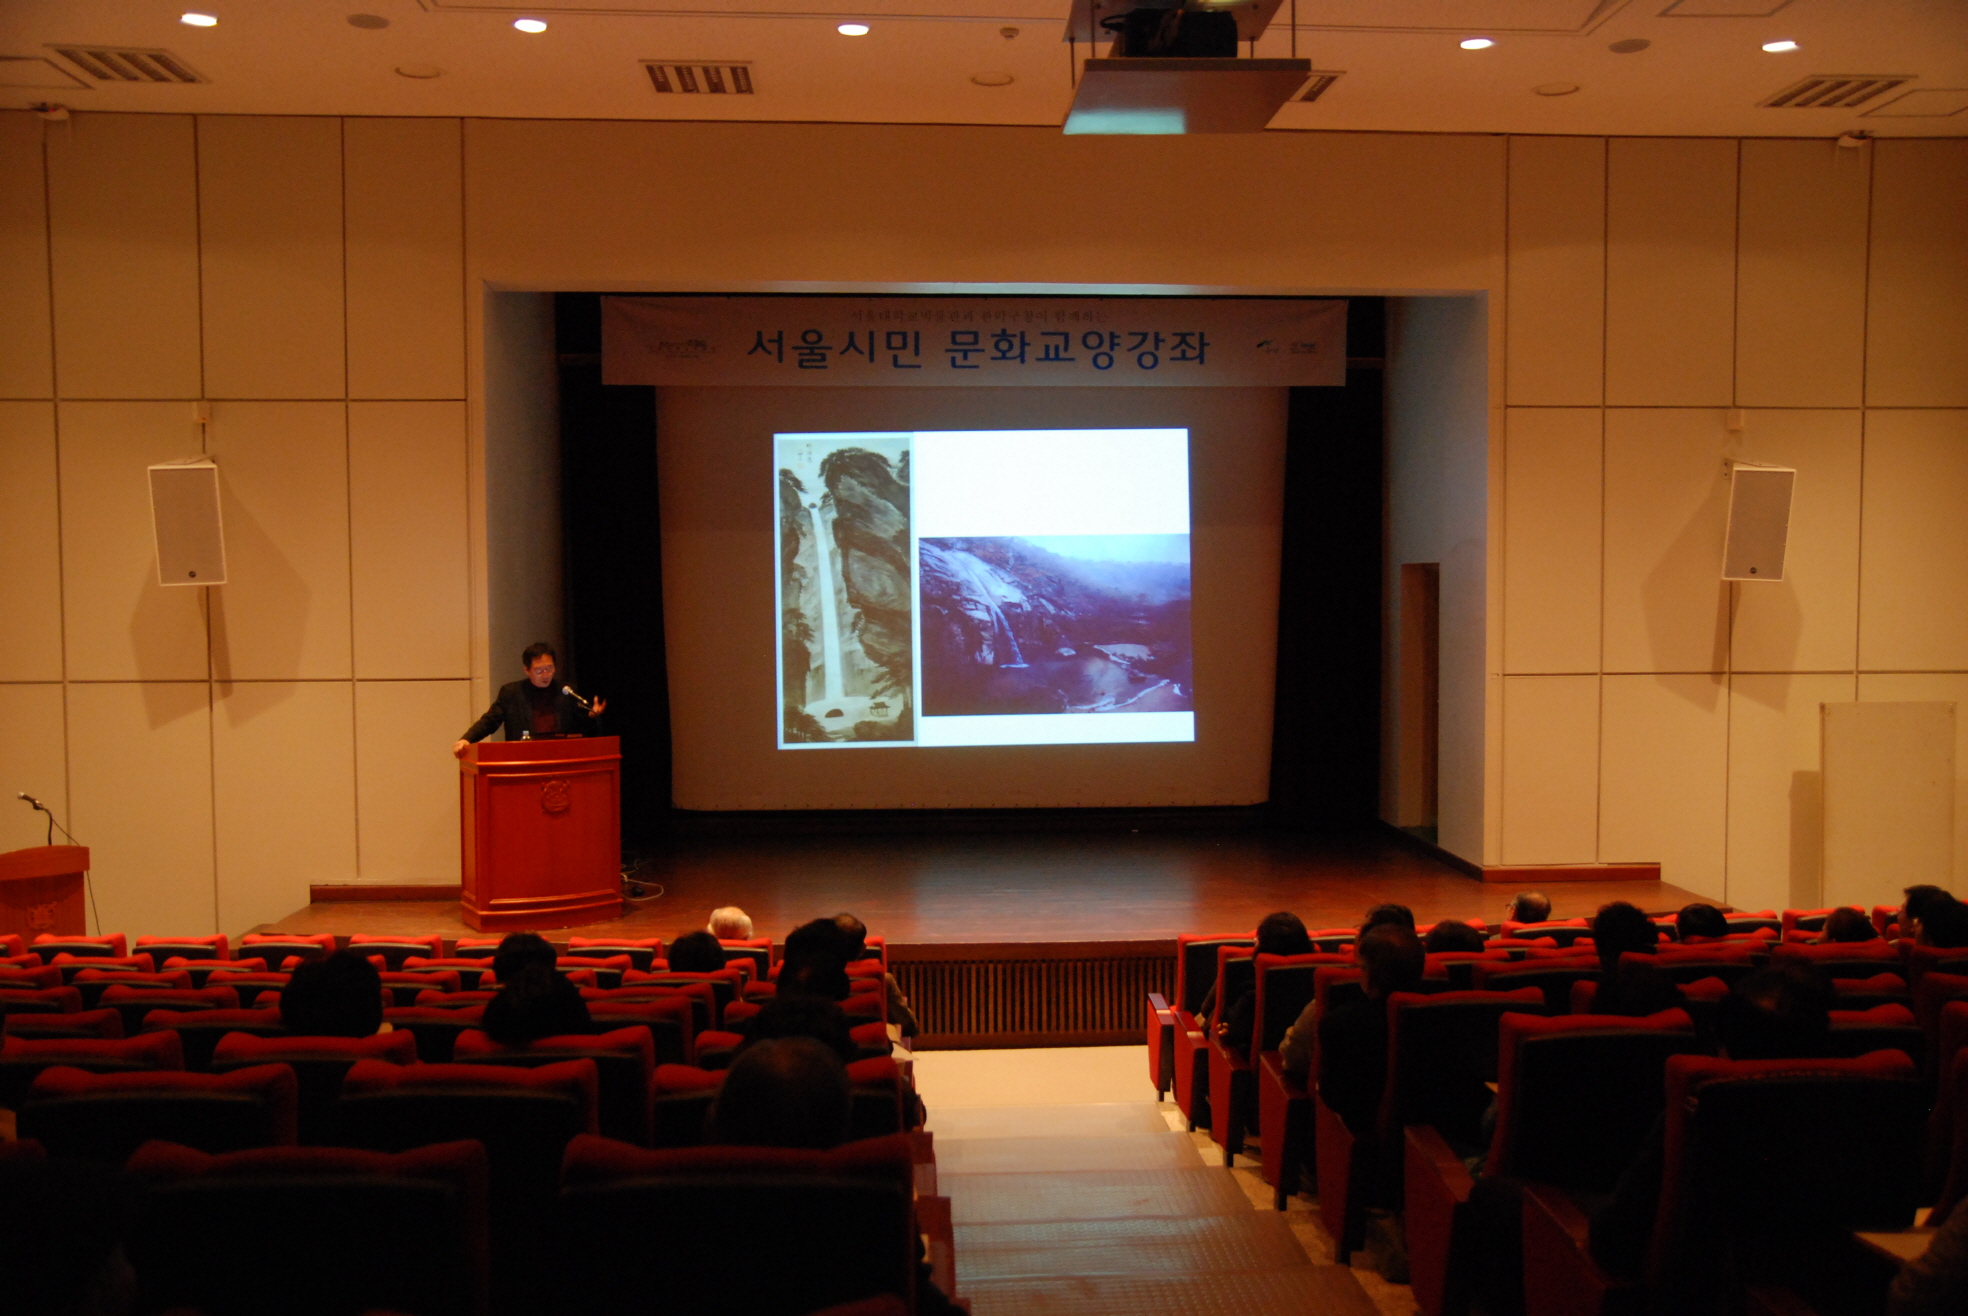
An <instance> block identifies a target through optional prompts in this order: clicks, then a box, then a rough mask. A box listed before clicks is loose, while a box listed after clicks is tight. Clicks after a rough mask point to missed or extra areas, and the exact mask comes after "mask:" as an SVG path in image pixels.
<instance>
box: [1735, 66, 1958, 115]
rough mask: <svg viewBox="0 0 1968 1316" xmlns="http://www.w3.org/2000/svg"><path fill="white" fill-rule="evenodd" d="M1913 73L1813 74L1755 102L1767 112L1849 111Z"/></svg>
mask: <svg viewBox="0 0 1968 1316" xmlns="http://www.w3.org/2000/svg"><path fill="white" fill-rule="evenodd" d="M1918 76H1919V75H1918V74H1914V73H1813V74H1812V75H1811V76H1810V77H1808V78H1803V79H1800V80H1799V81H1797V82H1793V83H1791V84H1790V85H1789V86H1788V87H1785V88H1784V89H1783V90H1782V91H1780V92H1778V93H1777V94H1776V95H1774V96H1771V97H1768V98H1766V99H1764V100H1760V101H1758V102H1757V104H1758V105H1761V106H1762V107H1763V108H1764V109H1766V110H1850V109H1856V108H1857V107H1859V106H1861V105H1864V104H1865V103H1866V102H1868V101H1871V100H1874V99H1876V98H1878V97H1880V96H1884V95H1885V94H1886V93H1887V92H1889V91H1891V90H1893V88H1895V87H1904V86H1905V85H1906V84H1907V83H1909V82H1912V81H1913V80H1914V78H1916V77H1918Z"/></svg>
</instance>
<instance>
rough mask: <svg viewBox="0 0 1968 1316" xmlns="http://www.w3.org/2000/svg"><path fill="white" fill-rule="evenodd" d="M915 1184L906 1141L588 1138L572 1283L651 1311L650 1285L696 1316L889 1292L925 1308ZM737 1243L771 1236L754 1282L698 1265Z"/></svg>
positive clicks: (569, 1229)
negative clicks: (804, 1144)
mask: <svg viewBox="0 0 1968 1316" xmlns="http://www.w3.org/2000/svg"><path fill="white" fill-rule="evenodd" d="M914 1181H915V1170H914V1164H913V1161H912V1159H911V1151H910V1146H909V1142H908V1140H907V1139H906V1138H903V1137H892V1138H876V1139H869V1140H866V1141H862V1142H853V1143H848V1144H846V1145H845V1146H842V1147H839V1148H836V1149H835V1150H833V1151H801V1150H794V1149H790V1148H780V1147H697V1148H670V1149H660V1150H651V1149H644V1148H637V1147H632V1146H629V1145H627V1144H624V1143H619V1142H613V1141H610V1140H608V1139H604V1138H579V1139H576V1140H575V1141H574V1143H573V1144H572V1145H570V1146H569V1147H568V1149H567V1158H566V1164H565V1167H564V1169H563V1172H562V1183H563V1190H562V1197H561V1212H562V1221H563V1227H564V1236H565V1238H566V1240H567V1242H566V1244H565V1246H566V1248H567V1254H566V1256H565V1258H564V1274H565V1275H566V1276H567V1278H566V1279H565V1280H564V1281H563V1288H566V1287H567V1286H569V1285H573V1284H578V1292H580V1294H581V1296H582V1303H583V1305H584V1306H589V1307H593V1308H594V1309H596V1310H601V1311H634V1310H642V1309H645V1308H646V1306H647V1304H648V1295H650V1294H652V1293H660V1294H662V1295H663V1301H664V1306H665V1307H666V1308H667V1309H670V1310H675V1311H688V1312H692V1313H697V1314H698V1316H802V1314H803V1313H808V1312H812V1311H814V1310H815V1309H817V1308H822V1307H826V1306H829V1305H832V1304H837V1303H841V1302H846V1301H850V1300H855V1299H861V1298H867V1297H872V1296H874V1295H877V1294H882V1293H887V1294H892V1295H894V1296H896V1297H898V1298H900V1299H902V1301H903V1302H904V1304H905V1309H906V1310H914V1303H915V1259H916V1222H915V1213H914V1209H913V1204H912V1200H911V1197H912V1190H913V1186H914ZM734 1238H760V1239H771V1240H772V1262H771V1264H770V1265H762V1266H748V1267H746V1269H745V1282H743V1283H733V1282H732V1275H731V1273H730V1271H729V1270H728V1268H727V1267H724V1266H719V1265H705V1264H701V1262H700V1259H701V1258H705V1257H716V1256H722V1255H725V1254H726V1253H728V1252H729V1250H730V1247H731V1240H732V1239H734Z"/></svg>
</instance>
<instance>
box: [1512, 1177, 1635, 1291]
mask: <svg viewBox="0 0 1968 1316" xmlns="http://www.w3.org/2000/svg"><path fill="white" fill-rule="evenodd" d="M1523 1202H1524V1207H1523V1210H1524V1316H1629V1313H1637V1312H1639V1310H1640V1308H1641V1303H1640V1295H1639V1290H1638V1289H1637V1288H1636V1287H1635V1286H1634V1285H1632V1284H1629V1283H1628V1282H1626V1281H1624V1280H1620V1279H1615V1278H1614V1277H1613V1276H1611V1275H1609V1274H1607V1273H1606V1272H1605V1271H1604V1270H1602V1269H1600V1267H1599V1263H1598V1262H1596V1261H1594V1260H1593V1259H1592V1253H1591V1252H1590V1250H1589V1249H1588V1237H1589V1235H1590V1232H1591V1227H1592V1222H1591V1221H1590V1220H1588V1219H1587V1218H1586V1215H1585V1212H1583V1211H1581V1210H1579V1209H1578V1207H1577V1206H1576V1205H1575V1204H1574V1203H1573V1202H1572V1199H1571V1198H1569V1197H1567V1196H1566V1195H1565V1194H1564V1193H1563V1192H1562V1191H1560V1190H1559V1189H1557V1188H1555V1187H1552V1186H1551V1185H1549V1184H1539V1183H1530V1184H1526V1185H1524V1194H1523Z"/></svg>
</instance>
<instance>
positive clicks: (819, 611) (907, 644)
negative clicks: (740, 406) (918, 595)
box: [773, 434, 915, 749]
mask: <svg viewBox="0 0 1968 1316" xmlns="http://www.w3.org/2000/svg"><path fill="white" fill-rule="evenodd" d="M910 442H911V436H910V435H908V434H780V435H776V436H775V437H774V440H773V446H774V452H773V456H774V462H773V465H774V468H775V469H776V471H777V472H778V474H777V476H776V477H775V478H776V485H777V497H778V518H777V521H778V535H777V543H778V551H779V573H778V575H779V579H778V586H779V711H780V729H779V743H780V747H781V748H785V749H793V748H800V747H805V746H825V745H897V744H908V743H910V742H911V741H913V740H914V738H915V731H914V724H915V691H914V672H915V643H914V639H913V634H914V630H915V617H914V601H915V590H914V588H913V583H912V571H911V563H910V554H911V541H910V529H909V450H910Z"/></svg>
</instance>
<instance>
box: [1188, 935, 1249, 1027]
mask: <svg viewBox="0 0 1968 1316" xmlns="http://www.w3.org/2000/svg"><path fill="white" fill-rule="evenodd" d="M1225 946H1229V947H1233V948H1237V949H1242V950H1253V949H1255V947H1256V946H1257V937H1256V936H1255V935H1254V934H1252V933H1249V932H1219V933H1190V932H1185V933H1183V934H1181V935H1180V936H1178V937H1177V938H1176V939H1175V996H1174V997H1173V998H1172V999H1173V1001H1174V1004H1175V1008H1176V1009H1178V1010H1181V1011H1183V1012H1184V1013H1186V1014H1190V1015H1193V1014H1195V1013H1196V1012H1197V1011H1198V1010H1200V1009H1202V1008H1203V998H1204V997H1205V996H1207V995H1209V991H1210V988H1212V987H1214V986H1215V985H1216V964H1217V951H1218V950H1219V949H1221V948H1222V947H1225Z"/></svg>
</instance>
